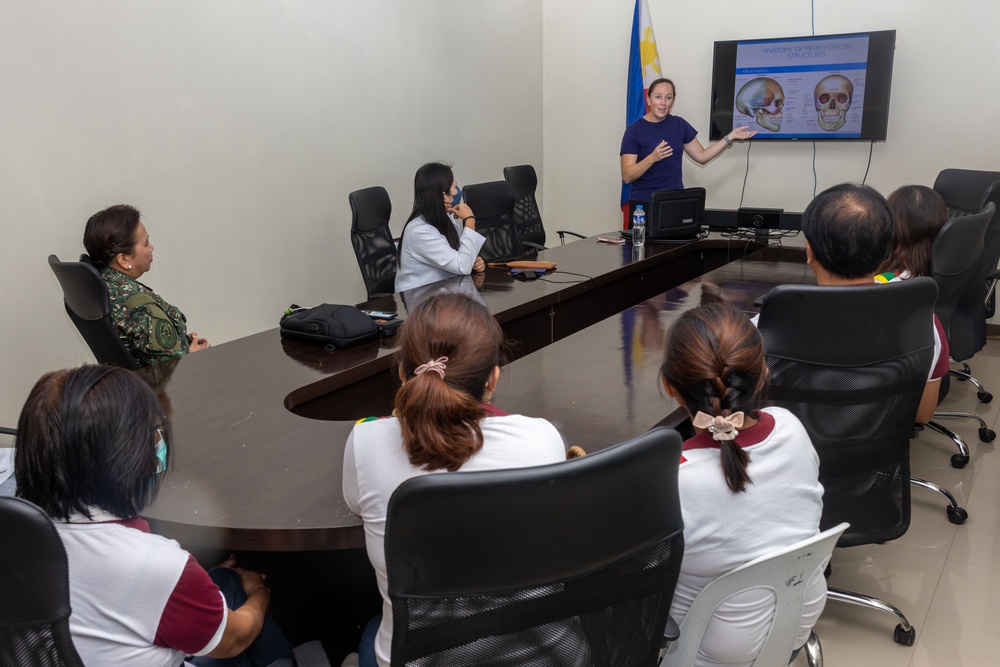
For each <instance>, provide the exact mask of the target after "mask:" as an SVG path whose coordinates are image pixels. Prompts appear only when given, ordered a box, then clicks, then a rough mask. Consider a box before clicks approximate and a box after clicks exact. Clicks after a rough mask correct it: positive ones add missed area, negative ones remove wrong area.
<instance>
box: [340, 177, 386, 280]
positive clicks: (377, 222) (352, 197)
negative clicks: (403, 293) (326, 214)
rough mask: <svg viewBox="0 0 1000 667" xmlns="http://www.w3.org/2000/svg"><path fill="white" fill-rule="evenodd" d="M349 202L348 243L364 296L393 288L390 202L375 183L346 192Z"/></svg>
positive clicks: (383, 191)
mask: <svg viewBox="0 0 1000 667" xmlns="http://www.w3.org/2000/svg"><path fill="white" fill-rule="evenodd" d="M347 199H348V201H350V203H351V244H352V245H353V246H354V255H355V257H357V258H358V268H360V269H361V277H362V279H363V280H364V281H365V289H366V290H367V291H368V298H369V299H373V298H375V297H377V296H385V295H387V294H392V293H393V292H395V291H396V288H395V285H396V241H395V240H394V239H393V238H392V232H390V231H389V215H390V214H391V213H392V203H391V202H390V201H389V193H388V192H386V190H385V188H383V187H382V186H379V185H376V186H374V187H371V188H365V189H363V190H355V191H354V192H352V193H351V194H349V195H347Z"/></svg>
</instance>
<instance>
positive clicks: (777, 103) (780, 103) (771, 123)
mask: <svg viewBox="0 0 1000 667" xmlns="http://www.w3.org/2000/svg"><path fill="white" fill-rule="evenodd" d="M784 106H785V91H784V90H782V89H781V84H779V83H778V82H777V81H775V80H774V79H768V78H765V77H758V78H756V79H750V80H749V81H747V82H746V83H745V84H743V87H742V88H740V92H739V93H737V94H736V108H737V109H739V110H740V113H742V114H743V115H745V116H752V117H753V119H754V120H755V121H756V122H757V124H758V125H760V126H761V127H763V128H764V129H766V130H771V131H772V132H778V131H779V130H781V120H782V111H781V110H782V108H783V107H784Z"/></svg>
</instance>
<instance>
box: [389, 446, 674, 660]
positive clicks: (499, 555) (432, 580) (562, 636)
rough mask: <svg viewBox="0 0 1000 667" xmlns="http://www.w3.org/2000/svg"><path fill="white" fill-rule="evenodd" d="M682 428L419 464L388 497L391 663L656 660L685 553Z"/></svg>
mask: <svg viewBox="0 0 1000 667" xmlns="http://www.w3.org/2000/svg"><path fill="white" fill-rule="evenodd" d="M680 454H681V438H680V436H679V435H678V434H677V433H676V432H675V431H672V430H670V429H663V428H660V429H654V430H653V431H650V432H648V433H645V434H644V435H642V436H639V437H638V438H635V439H633V440H630V441H628V442H626V443H623V444H621V445H618V446H615V447H611V448H609V449H605V450H603V451H600V452H597V453H594V454H590V455H588V456H585V457H583V458H578V459H574V460H572V461H567V462H564V463H557V464H554V465H548V466H540V467H536V468H521V469H514V470H500V471H490V472H471V473H462V472H458V473H449V474H437V475H426V476H422V477H417V478H414V479H410V480H408V481H406V482H404V483H403V484H402V485H401V486H400V487H399V488H398V489H397V490H396V492H395V493H394V494H393V495H392V498H391V499H390V501H389V509H388V518H387V524H386V538H385V553H386V567H387V570H388V578H389V596H390V598H391V600H392V616H393V635H392V664H393V665H398V666H399V667H402V666H403V665H418V664H419V665H423V664H443V665H493V666H494V667H499V666H505V665H511V666H512V667H513V666H514V665H518V666H521V665H538V666H541V665H545V666H558V665H576V666H581V665H594V666H595V667H596V666H598V665H600V666H606V665H615V667H631V666H633V665H635V666H638V665H644V666H645V665H654V664H656V659H657V654H658V652H659V649H660V643H661V639H662V637H663V628H664V627H665V625H666V623H667V615H668V612H669V610H670V601H671V598H672V597H673V592H674V587H675V586H676V584H677V575H678V573H679V571H680V563H681V558H682V556H683V552H684V534H683V524H682V520H681V513H680V502H679V499H678V492H677V466H678V463H679V461H680Z"/></svg>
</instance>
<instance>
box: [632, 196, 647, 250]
mask: <svg viewBox="0 0 1000 667" xmlns="http://www.w3.org/2000/svg"><path fill="white" fill-rule="evenodd" d="M632 245H633V246H634V247H636V248H641V247H642V246H644V245H646V212H645V211H643V210H642V204H639V205H638V206H636V207H635V213H633V214H632Z"/></svg>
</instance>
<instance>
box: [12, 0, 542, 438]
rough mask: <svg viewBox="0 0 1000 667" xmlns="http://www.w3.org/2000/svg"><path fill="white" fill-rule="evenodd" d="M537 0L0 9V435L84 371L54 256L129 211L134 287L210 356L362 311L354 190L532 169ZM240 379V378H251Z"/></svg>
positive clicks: (72, 1)
mask: <svg viewBox="0 0 1000 667" xmlns="http://www.w3.org/2000/svg"><path fill="white" fill-rule="evenodd" d="M540 57H541V2H540V0H504V1H503V2H481V1H478V0H477V1H468V0H420V1H419V2H405V1H403V0H396V1H388V0H364V1H360V2H354V1H347V0H344V1H339V0H338V1H331V0H294V1H293V0H285V1H281V0H142V1H141V2H136V1H134V0H32V1H31V2H7V3H2V4H0V84H2V90H3V101H2V102H0V128H2V130H0V133H2V137H3V139H2V140H0V229H2V234H0V242H2V247H3V249H4V255H5V260H4V262H3V263H2V266H0V272H2V278H3V286H4V287H3V289H2V291H0V311H2V312H3V313H4V315H3V319H2V321H0V424H5V425H7V424H9V425H13V424H14V423H15V422H16V419H17V414H18V412H19V410H20V407H21V404H22V403H23V401H24V397H25V396H26V395H27V392H28V390H29V389H30V387H31V385H32V384H33V383H34V381H35V380H36V379H37V378H38V377H39V376H40V375H41V374H42V373H43V372H45V371H47V370H50V369H54V368H61V367H66V366H71V365H76V364H79V363H81V362H85V361H92V360H93V357H92V356H91V354H90V352H89V350H88V348H87V347H86V345H85V344H84V342H83V339H82V338H81V337H80V336H79V334H78V333H77V332H76V330H75V329H74V328H73V326H72V324H71V323H70V321H69V319H68V318H67V316H66V313H65V312H64V311H63V306H62V295H61V291H60V289H59V286H58V283H57V282H56V280H55V278H54V276H53V275H52V273H51V271H50V270H49V268H48V266H47V264H46V261H45V258H46V257H47V256H48V255H49V254H50V253H56V254H58V255H59V256H60V258H63V259H67V258H75V257H76V256H78V255H79V253H81V252H83V245H82V236H83V227H84V223H85V222H86V220H87V217H88V216H90V215H91V214H92V213H94V212H95V211H97V210H99V209H101V208H103V207H105V206H108V205H110V204H114V203H119V202H125V203H131V204H134V205H136V206H138V207H139V208H140V209H141V210H142V212H143V217H144V220H145V222H146V226H147V228H148V229H149V231H150V235H151V238H152V240H153V242H154V245H155V246H156V251H155V263H154V268H153V270H152V271H151V272H150V273H149V274H147V275H146V276H145V278H144V282H147V283H148V284H149V285H150V286H152V287H153V288H154V289H156V290H157V291H158V292H159V293H160V294H161V295H162V296H163V297H164V298H166V299H167V300H168V301H169V302H171V303H173V304H175V305H177V306H178V307H180V308H181V309H182V310H183V311H184V312H185V314H186V315H187V317H188V321H189V323H190V324H191V325H192V326H193V327H194V329H196V330H197V331H198V332H199V333H201V334H203V335H206V336H208V337H209V339H210V340H211V341H212V342H214V343H222V342H224V341H226V340H230V339H233V338H235V337H239V336H244V335H247V334H250V333H254V332H257V331H262V330H264V329H268V328H272V327H274V326H276V325H277V320H278V316H279V314H280V313H281V311H282V310H283V309H284V308H285V307H287V306H288V304H289V303H291V302H293V301H295V302H297V303H302V304H307V303H318V302H322V301H328V302H333V303H354V302H357V301H359V300H362V299H363V298H364V296H365V291H364V287H363V284H362V282H361V278H360V275H359V273H358V269H357V264H356V262H355V259H354V254H353V252H352V250H351V247H350V242H349V236H348V229H349V226H350V208H349V206H348V201H347V194H348V193H349V192H350V191H352V190H355V189H358V188H361V187H367V186H369V185H376V184H381V185H384V186H386V188H387V189H388V190H389V194H390V196H391V198H392V201H393V205H394V209H393V216H392V220H393V223H392V224H393V227H394V230H395V231H396V232H397V233H398V232H399V231H400V230H401V228H402V224H403V222H404V221H405V217H406V215H407V214H408V213H409V209H410V207H411V205H412V182H413V180H412V179H413V173H414V171H415V170H416V168H417V167H418V166H420V164H422V163H424V162H426V161H429V160H437V159H441V160H446V161H449V162H451V163H453V164H454V165H455V170H456V175H457V177H458V179H459V180H460V182H461V183H471V182H477V181H486V180H496V179H499V178H502V173H501V168H502V167H503V166H504V165H506V164H518V163H522V162H530V163H535V164H540V163H541V161H542V148H541V146H542V113H541V111H542V109H541V97H540V91H541V68H540V66H539V60H540ZM248 363H252V360H248Z"/></svg>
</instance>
